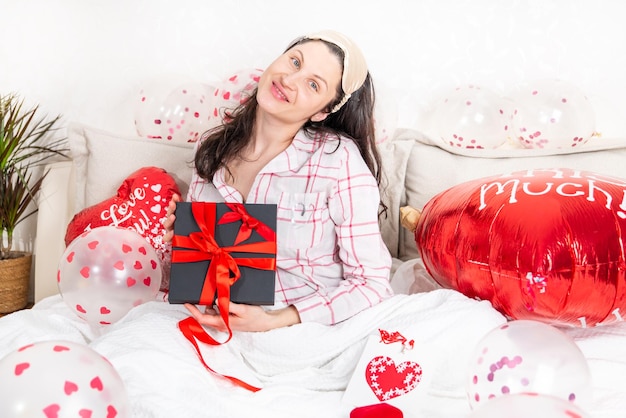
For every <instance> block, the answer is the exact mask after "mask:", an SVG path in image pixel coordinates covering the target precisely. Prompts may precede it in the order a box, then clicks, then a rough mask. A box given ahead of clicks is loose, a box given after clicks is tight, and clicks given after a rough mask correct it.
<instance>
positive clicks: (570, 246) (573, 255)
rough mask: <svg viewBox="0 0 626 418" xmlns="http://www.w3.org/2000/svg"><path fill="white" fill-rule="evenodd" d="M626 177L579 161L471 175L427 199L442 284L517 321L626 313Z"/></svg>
mask: <svg viewBox="0 0 626 418" xmlns="http://www.w3.org/2000/svg"><path fill="white" fill-rule="evenodd" d="M625 198H626V180H622V179H617V178H612V177H607V176H603V175H601V174H597V173H593V172H586V171H577V170H572V169H566V168H563V169H545V170H539V169H537V170H527V171H519V172H514V173H508V174H503V175H498V176H491V177H484V178H480V179H476V180H471V181H468V182H465V183H462V184H458V185H456V186H454V187H451V188H449V189H447V190H445V191H443V192H441V193H439V194H437V195H436V196H434V197H433V198H432V199H431V200H430V201H429V202H427V204H426V205H425V206H424V208H423V211H422V215H421V217H420V219H419V222H418V225H417V228H416V230H415V240H416V244H417V247H418V249H419V251H420V254H421V256H422V260H423V262H424V266H425V267H426V268H427V270H428V272H429V273H430V275H431V276H432V277H433V278H434V279H435V280H436V281H437V282H438V283H439V284H441V285H442V286H444V287H449V288H453V289H456V290H458V291H460V292H461V293H463V294H465V295H467V296H468V297H472V298H478V299H482V300H488V301H490V302H491V303H492V305H493V306H494V307H495V308H496V309H498V310H499V311H500V312H502V313H503V314H505V315H506V316H508V317H509V318H512V319H534V320H539V321H543V322H547V323H551V324H555V325H559V324H562V325H573V326H580V327H587V326H594V325H598V324H600V323H602V324H607V323H610V322H615V321H623V317H624V315H625V314H626V260H625V258H624V244H625V242H626V203H625V202H626V200H625Z"/></svg>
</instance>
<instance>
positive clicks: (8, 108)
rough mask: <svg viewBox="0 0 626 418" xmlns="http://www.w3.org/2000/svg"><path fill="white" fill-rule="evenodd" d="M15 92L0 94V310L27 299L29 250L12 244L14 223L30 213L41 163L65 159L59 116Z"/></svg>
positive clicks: (39, 181)
mask: <svg viewBox="0 0 626 418" xmlns="http://www.w3.org/2000/svg"><path fill="white" fill-rule="evenodd" d="M38 112H39V106H34V107H30V108H25V106H24V100H23V99H21V98H20V97H19V96H18V95H16V94H13V93H11V94H6V95H2V94H1V93H0V121H1V123H0V232H1V233H2V235H1V236H0V238H1V239H0V314H2V313H9V312H13V311H16V310H18V309H22V308H23V307H24V306H26V305H27V303H28V284H29V282H30V268H31V261H32V254H31V253H29V252H25V251H16V250H14V248H13V233H14V231H15V227H16V226H17V225H18V224H19V223H20V222H22V221H23V220H25V219H26V218H28V217H30V216H31V215H33V214H35V212H36V211H37V208H36V203H37V202H36V196H37V193H38V192H39V190H40V188H41V185H42V182H43V180H44V178H45V177H46V175H47V171H45V170H44V168H43V164H44V163H45V162H47V161H48V160H50V159H51V158H53V157H57V156H58V157H62V158H63V157H66V154H65V152H67V150H68V149H67V148H66V147H65V144H66V142H65V138H64V137H63V138H59V137H58V136H57V137H55V134H56V131H58V130H59V129H60V128H59V122H60V116H57V117H54V118H51V119H48V118H46V117H45V116H40V115H39V113H38Z"/></svg>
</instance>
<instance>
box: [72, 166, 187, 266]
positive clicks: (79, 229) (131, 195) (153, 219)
mask: <svg viewBox="0 0 626 418" xmlns="http://www.w3.org/2000/svg"><path fill="white" fill-rule="evenodd" d="M173 194H180V191H179V188H178V186H177V184H176V181H175V180H174V178H173V177H172V176H171V175H170V174H168V173H167V172H166V171H165V170H163V169H161V168H158V167H143V168H140V169H139V170H137V171H135V172H134V173H132V174H131V175H129V176H128V177H127V178H126V179H125V180H124V181H123V183H122V184H121V186H120V187H119V188H118V190H117V194H116V195H115V196H113V197H111V198H109V199H106V200H104V201H102V202H100V203H97V204H95V205H93V206H90V207H88V208H85V209H83V210H82V211H80V212H79V213H77V214H76V215H75V216H74V217H73V219H72V220H71V222H70V223H69V225H68V226H67V230H66V234H65V245H69V244H70V243H71V242H72V241H73V240H74V239H75V238H76V237H77V236H79V235H80V234H82V233H83V232H85V231H88V230H90V229H93V228H96V227H99V226H118V227H123V228H130V229H134V230H135V231H137V232H138V233H139V234H140V235H141V236H143V237H144V238H146V240H147V241H148V243H149V244H150V245H152V247H153V248H154V249H155V250H156V252H157V254H158V255H159V258H160V259H161V261H164V260H165V254H166V253H167V251H169V249H168V247H167V246H166V245H165V244H164V243H163V242H162V239H161V238H162V237H163V234H164V232H165V230H164V228H163V224H162V221H163V219H164V218H165V217H166V216H167V206H168V204H169V202H170V200H171V198H172V195H173Z"/></svg>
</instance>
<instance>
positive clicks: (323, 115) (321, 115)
mask: <svg viewBox="0 0 626 418" xmlns="http://www.w3.org/2000/svg"><path fill="white" fill-rule="evenodd" d="M329 114H330V113H329V112H324V111H323V110H321V111H319V112H317V113H316V114H314V115H313V116H311V122H321V121H323V120H324V119H326V116H328V115H329Z"/></svg>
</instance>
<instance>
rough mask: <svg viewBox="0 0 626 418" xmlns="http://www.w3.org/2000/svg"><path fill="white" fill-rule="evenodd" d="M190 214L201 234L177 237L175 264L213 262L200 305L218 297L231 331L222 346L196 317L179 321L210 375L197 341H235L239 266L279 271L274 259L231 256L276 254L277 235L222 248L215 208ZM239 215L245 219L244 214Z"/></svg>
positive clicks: (250, 219)
mask: <svg viewBox="0 0 626 418" xmlns="http://www.w3.org/2000/svg"><path fill="white" fill-rule="evenodd" d="M191 211H192V214H193V216H194V219H195V220H196V223H197V224H198V227H199V228H200V231H199V232H192V233H190V234H189V236H184V235H174V237H173V238H172V246H174V247H178V248H179V249H177V250H176V251H173V252H172V263H187V262H195V261H206V260H210V263H209V267H208V269H207V273H206V276H205V279H204V283H203V286H202V292H201V295H200V299H199V304H200V305H211V304H213V301H214V300H215V296H216V294H217V307H218V310H219V314H220V316H221V318H222V320H223V321H224V324H225V325H226V328H227V330H228V338H227V339H226V341H224V342H221V343H220V342H218V341H216V340H215V339H214V338H213V337H211V336H210V335H209V334H207V332H206V331H205V330H204V328H203V327H202V325H201V324H200V323H198V321H197V320H196V319H195V318H193V317H188V318H186V319H184V320H182V321H180V322H179V323H178V326H179V328H180V330H181V332H182V333H183V335H184V336H185V337H186V338H187V339H188V340H189V341H190V342H191V343H192V344H193V346H194V348H195V349H196V352H197V354H198V357H199V358H200V361H201V362H202V364H203V365H204V366H205V367H206V368H207V369H208V370H210V371H211V372H213V373H216V372H215V371H214V370H213V369H211V368H210V367H209V366H208V365H207V364H206V362H205V361H204V359H203V357H202V353H201V352H200V348H199V346H198V344H197V342H196V340H199V341H201V342H204V343H206V344H210V345H219V344H225V343H227V342H228V341H230V339H231V338H232V335H233V333H232V330H231V328H230V324H229V305H230V287H231V286H232V284H233V283H235V282H236V281H237V280H238V279H239V278H240V277H241V272H240V270H239V267H253V268H257V269H262V270H274V269H276V259H275V258H269V257H268V258H250V257H233V255H232V254H231V253H234V252H236V253H257V254H258V253H261V254H276V239H275V238H276V235H275V234H274V236H273V237H274V239H273V240H270V241H262V242H256V243H251V244H241V245H232V246H226V247H220V246H219V245H218V244H217V242H216V241H215V238H214V231H215V218H216V205H191ZM239 214H240V215H241V216H243V214H242V213H241V212H239ZM245 214H246V218H247V220H246V222H247V225H248V226H251V225H258V224H257V223H255V222H254V221H253V220H254V218H253V217H252V216H250V215H249V214H247V212H246V213H245ZM231 222H232V221H231ZM263 225H264V224H263ZM240 232H241V231H240ZM272 232H273V231H272ZM217 374H219V373H217ZM222 376H224V375H222ZM224 377H226V378H227V379H229V380H231V381H233V382H234V383H236V384H237V385H239V386H242V387H244V388H246V389H248V390H253V391H255V390H259V388H256V387H254V386H252V385H249V384H247V383H245V382H243V381H241V380H239V379H237V378H234V377H231V376H224Z"/></svg>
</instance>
